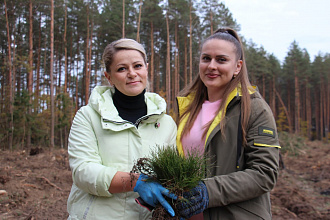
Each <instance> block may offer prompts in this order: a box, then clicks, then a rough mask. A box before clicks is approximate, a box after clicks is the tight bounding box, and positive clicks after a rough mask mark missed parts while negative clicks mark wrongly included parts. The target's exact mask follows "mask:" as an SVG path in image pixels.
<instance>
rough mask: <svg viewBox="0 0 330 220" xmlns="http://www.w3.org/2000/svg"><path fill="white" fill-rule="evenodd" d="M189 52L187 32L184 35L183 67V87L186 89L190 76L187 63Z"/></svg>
mask: <svg viewBox="0 0 330 220" xmlns="http://www.w3.org/2000/svg"><path fill="white" fill-rule="evenodd" d="M187 54H188V50H187V31H185V35H184V66H183V69H184V73H183V74H184V75H183V87H186V85H187V74H188V71H187V67H188V66H187V62H188V55H187Z"/></svg>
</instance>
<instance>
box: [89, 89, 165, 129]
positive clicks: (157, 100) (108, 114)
mask: <svg viewBox="0 0 330 220" xmlns="http://www.w3.org/2000/svg"><path fill="white" fill-rule="evenodd" d="M114 91H115V89H114V88H113V87H109V86H96V87H95V88H94V89H93V91H92V93H91V95H90V98H89V101H88V105H89V106H90V107H91V108H92V109H94V110H95V111H96V112H97V113H98V114H99V115H100V116H101V118H102V119H106V120H110V121H115V122H117V123H125V122H126V121H124V120H123V119H122V118H121V117H120V116H119V114H118V111H117V109H116V107H115V106H114V104H113V100H112V95H113V94H114ZM144 96H145V101H146V104H147V116H146V117H145V118H148V120H147V121H150V120H151V121H155V120H157V119H158V117H160V116H161V115H162V114H165V112H166V102H165V100H164V99H163V98H162V97H160V96H159V95H158V94H156V93H150V92H146V93H145V95H144ZM151 116H153V117H151Z"/></svg>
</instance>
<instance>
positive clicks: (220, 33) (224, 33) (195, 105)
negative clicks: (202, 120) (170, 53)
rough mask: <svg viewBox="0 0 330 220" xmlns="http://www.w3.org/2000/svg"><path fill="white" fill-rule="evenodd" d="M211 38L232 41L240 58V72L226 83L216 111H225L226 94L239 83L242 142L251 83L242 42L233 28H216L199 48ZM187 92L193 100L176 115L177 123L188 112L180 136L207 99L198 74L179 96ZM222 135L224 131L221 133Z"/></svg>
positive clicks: (185, 132) (190, 126)
mask: <svg viewBox="0 0 330 220" xmlns="http://www.w3.org/2000/svg"><path fill="white" fill-rule="evenodd" d="M212 39H218V40H225V41H228V42H231V43H233V45H234V46H235V49H236V59H237V60H242V68H241V70H240V72H239V73H238V75H237V77H235V78H233V79H232V80H231V81H230V82H229V83H228V85H227V86H226V89H225V92H224V94H223V97H222V101H221V104H220V106H219V109H218V113H219V112H220V111H222V112H225V105H226V102H227V99H228V96H229V94H230V92H231V91H233V90H234V89H235V88H236V87H238V86H239V85H240V86H241V91H242V94H243V95H242V98H241V125H242V133H243V137H242V138H243V143H244V144H245V143H246V138H245V135H246V127H247V124H248V120H249V116H250V103H251V101H250V94H249V90H248V88H249V87H250V86H251V83H250V81H249V78H248V72H247V68H246V63H245V56H244V52H243V46H242V45H243V44H242V42H241V40H240V38H239V36H238V34H237V33H236V31H235V30H233V29H230V28H220V29H218V30H217V31H216V32H215V33H214V34H213V35H211V36H209V37H208V38H207V39H206V40H205V41H204V42H203V44H202V46H201V49H202V48H203V45H204V44H205V42H207V41H209V40H212ZM189 94H193V95H194V99H193V101H192V102H191V103H190V105H189V106H188V107H187V108H186V109H185V110H184V111H183V112H182V113H181V114H179V115H178V117H177V120H176V121H177V123H178V124H179V123H180V121H181V120H182V119H183V118H184V117H185V116H187V115H188V114H189V116H188V121H187V124H186V125H185V127H184V129H183V132H182V135H181V138H182V137H184V136H185V135H186V134H187V133H188V132H189V131H190V130H191V128H192V126H193V124H194V122H195V120H196V117H197V115H198V113H199V111H200V110H201V108H202V104H203V103H204V102H205V100H207V98H208V95H207V88H206V86H205V85H204V83H203V81H202V80H201V78H200V76H199V74H198V75H197V77H196V78H195V80H194V81H193V82H192V83H191V84H190V85H189V86H188V87H187V88H185V89H184V90H183V91H181V92H180V93H179V96H182V97H185V96H188V95H189ZM212 121H213V120H211V122H210V123H208V124H207V125H206V126H205V127H206V129H205V132H204V134H203V135H204V136H205V135H206V132H207V131H208V129H209V127H210V126H211V123H212ZM220 127H221V130H223V128H224V127H225V117H224V118H223V119H222V121H221V123H220ZM222 134H223V135H224V132H223V133H222Z"/></svg>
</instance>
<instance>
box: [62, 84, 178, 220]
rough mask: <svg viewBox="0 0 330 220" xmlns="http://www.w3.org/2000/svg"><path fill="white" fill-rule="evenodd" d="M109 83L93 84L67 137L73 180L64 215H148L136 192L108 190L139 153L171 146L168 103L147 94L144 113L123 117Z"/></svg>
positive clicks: (119, 219) (173, 136) (172, 124)
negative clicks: (129, 118) (131, 119)
mask: <svg viewBox="0 0 330 220" xmlns="http://www.w3.org/2000/svg"><path fill="white" fill-rule="evenodd" d="M113 92H114V89H113V88H110V87H107V86H98V87H95V88H94V90H93V92H92V94H91V96H90V99H89V103H88V105H87V106H84V107H82V108H80V110H79V111H78V112H77V114H76V115H75V118H74V120H73V123H72V127H71V131H70V136H69V146H68V152H69V162H70V168H71V170H72V178H73V185H72V189H71V192H70V196H69V198H68V203H67V208H68V212H69V218H68V219H93V220H96V219H106V220H110V219H116V220H128V219H149V218H150V217H151V213H150V212H149V211H148V210H147V209H146V208H143V207H141V206H139V205H138V204H136V203H135V201H134V199H135V198H137V197H138V196H139V195H138V194H137V193H135V192H127V193H116V194H111V193H109V191H108V189H109V186H110V183H111V181H112V178H113V177H114V175H115V174H116V172H117V171H123V172H129V171H131V169H132V167H133V165H134V163H135V162H136V161H137V159H138V158H141V157H146V156H148V155H149V154H150V152H151V151H152V150H154V149H155V148H156V147H157V146H168V145H175V139H176V131H177V128H176V124H175V122H174V121H173V119H172V118H171V117H170V116H169V115H166V114H165V110H166V102H165V100H164V99H163V98H161V97H160V96H159V95H157V94H155V93H148V92H146V93H145V101H146V104H147V109H148V110H147V115H146V116H144V117H142V118H140V119H139V120H138V121H139V123H137V125H134V124H132V123H131V122H128V121H126V120H123V119H122V118H121V117H120V116H119V115H118V112H117V110H116V108H115V106H114V104H113V101H112V94H113Z"/></svg>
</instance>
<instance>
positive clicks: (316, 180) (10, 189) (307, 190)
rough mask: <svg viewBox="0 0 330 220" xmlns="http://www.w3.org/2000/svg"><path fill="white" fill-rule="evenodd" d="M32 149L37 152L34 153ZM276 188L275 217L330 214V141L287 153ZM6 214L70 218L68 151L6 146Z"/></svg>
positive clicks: (0, 211) (0, 157)
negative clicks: (294, 153) (22, 148)
mask: <svg viewBox="0 0 330 220" xmlns="http://www.w3.org/2000/svg"><path fill="white" fill-rule="evenodd" d="M30 152H31V153H32V154H35V155H30ZM283 162H284V165H285V169H281V171H280V175H279V179H278V183H277V185H276V187H275V188H274V189H273V191H272V192H271V199H272V211H273V220H283V219H306V220H307V219H308V220H313V219H315V220H316V219H317V220H325V219H330V217H329V216H330V173H329V170H330V145H329V144H324V143H322V142H320V141H313V142H307V143H306V144H305V145H304V146H303V147H302V148H300V149H299V155H292V154H283ZM0 164H1V165H0V190H1V191H0V192H2V193H1V195H0V219H8V220H9V219H15V220H17V219H19V220H23V219H30V220H32V219H49V220H51V219H66V218H67V217H68V214H67V212H66V201H67V198H68V196H69V193H70V189H71V184H72V178H71V171H70V168H69V163H68V155H67V151H66V150H64V149H53V150H41V151H29V152H28V151H15V152H10V151H1V152H0Z"/></svg>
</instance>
